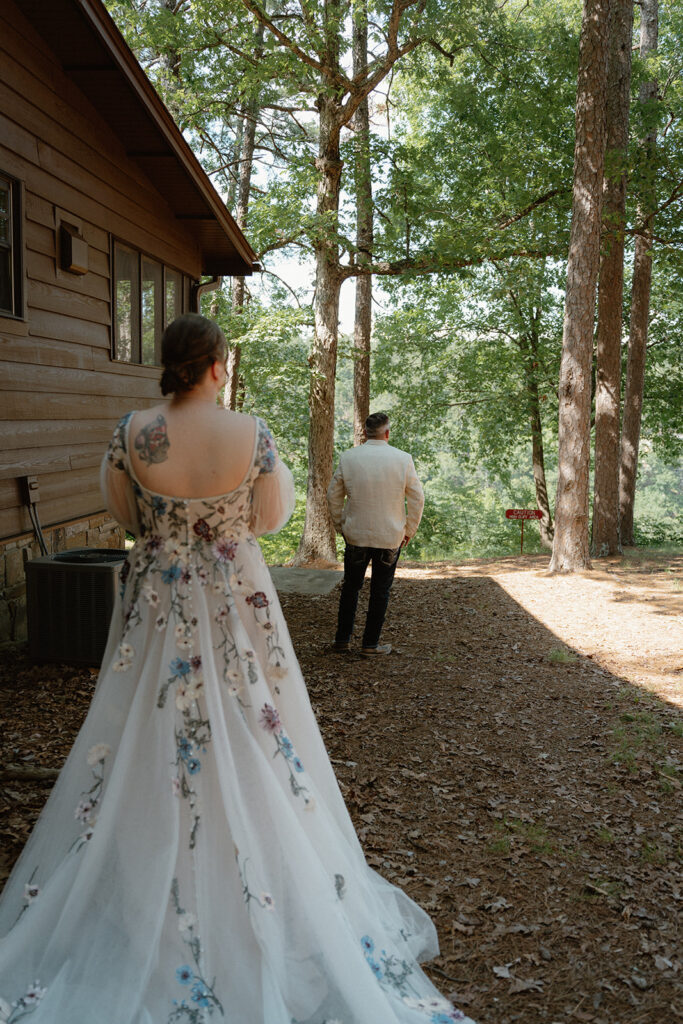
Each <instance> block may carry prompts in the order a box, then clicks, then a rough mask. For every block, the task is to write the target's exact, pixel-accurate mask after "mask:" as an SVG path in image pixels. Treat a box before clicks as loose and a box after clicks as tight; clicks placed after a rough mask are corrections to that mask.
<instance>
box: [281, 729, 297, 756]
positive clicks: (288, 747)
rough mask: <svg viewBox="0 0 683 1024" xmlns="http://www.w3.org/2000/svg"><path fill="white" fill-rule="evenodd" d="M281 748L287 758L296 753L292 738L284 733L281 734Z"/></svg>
mask: <svg viewBox="0 0 683 1024" xmlns="http://www.w3.org/2000/svg"><path fill="white" fill-rule="evenodd" d="M280 750H281V751H282V753H283V754H284V755H285V757H286V758H287V760H289V758H290V757H291V756H292V754H293V753H294V744H293V743H292V741H291V740H290V738H289V736H284V735H282V734H281V735H280Z"/></svg>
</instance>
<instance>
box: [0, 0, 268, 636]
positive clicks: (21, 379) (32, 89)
mask: <svg viewBox="0 0 683 1024" xmlns="http://www.w3.org/2000/svg"><path fill="white" fill-rule="evenodd" d="M0 90H1V99H0V640H2V639H8V638H21V637H22V636H23V635H24V633H25V624H24V618H25V616H24V605H25V600H24V592H25V585H24V570H23V566H24V562H25V560H26V559H27V558H30V557H31V556H32V555H36V554H39V553H40V552H39V549H38V546H37V543H36V538H35V534H34V529H33V523H32V520H31V517H30V515H29V507H28V505H27V497H28V494H27V489H28V487H29V486H32V493H33V494H34V496H37V497H38V501H37V503H36V505H35V508H36V510H37V513H38V517H39V520H40V523H41V524H42V527H43V532H44V535H45V538H46V542H47V547H48V550H49V551H51V552H53V551H58V550H61V549H64V548H72V547H80V546H90V547H98V546H99V547H103V546H115V547H117V546H122V541H123V538H122V536H121V533H120V531H119V529H118V527H117V526H116V524H115V523H113V521H112V520H110V519H109V517H107V516H106V514H104V513H103V507H102V499H101V497H100V493H99V487H98V469H99V463H100V460H101V457H102V454H103V451H104V448H105V446H106V444H107V441H108V439H109V437H110V436H111V432H112V429H113V427H114V425H115V423H116V422H117V420H118V419H119V417H120V416H121V415H123V413H125V412H126V411H127V410H129V409H131V408H142V407H144V406H148V405H152V404H154V403H155V402H157V401H158V400H159V398H160V392H159V386H158V381H159V370H158V369H157V366H158V363H159V347H160V338H161V334H162V332H163V329H164V327H165V325H166V324H167V323H168V321H169V320H171V319H173V318H174V317H175V316H177V315H178V314H179V313H181V312H185V311H188V310H192V309H197V308H198V302H199V294H200V291H201V287H200V281H201V279H202V277H203V276H204V277H206V276H207V275H208V276H209V277H212V278H214V277H218V276H223V275H234V274H239V275H246V274H250V273H251V272H252V270H253V268H254V266H255V262H254V261H255V255H254V253H253V251H252V250H251V248H250V246H249V244H248V243H247V241H246V239H245V238H244V236H243V235H242V234H241V232H240V231H239V229H238V227H237V225H236V224H235V222H234V220H233V219H232V217H231V216H230V214H229V212H228V211H227V209H226V207H225V205H224V203H223V202H222V200H221V198H220V196H219V195H218V194H217V192H216V191H215V189H214V187H213V185H212V184H211V182H210V180H209V178H208V177H207V175H206V174H205V173H204V171H203V170H202V168H201V166H200V164H199V162H198V161H197V159H196V157H195V156H194V154H193V153H192V151H191V149H190V147H189V146H188V144H187V143H186V141H185V140H184V138H183V136H182V134H181V133H180V131H179V129H178V128H177V126H176V125H175V123H174V121H173V119H172V117H171V115H170V114H169V112H168V110H167V109H166V107H165V106H164V105H163V103H162V102H161V100H160V99H159V97H158V96H157V94H156V92H155V91H154V89H153V88H152V86H151V85H150V83H149V81H148V80H147V78H146V76H145V74H144V72H143V70H142V69H141V67H140V66H139V64H138V62H137V60H136V58H135V56H134V55H133V53H132V52H131V50H130V49H129V47H128V46H127V44H126V42H125V41H124V39H123V37H122V36H121V34H120V32H119V31H118V29H117V28H116V26H115V24H114V22H113V21H112V19H111V18H110V16H109V15H108V13H107V11H106V9H105V7H104V5H103V4H102V3H101V2H100V0H49V2H46V0H0ZM27 481H28V482H27ZM31 481H32V484H31V483H30V482H31Z"/></svg>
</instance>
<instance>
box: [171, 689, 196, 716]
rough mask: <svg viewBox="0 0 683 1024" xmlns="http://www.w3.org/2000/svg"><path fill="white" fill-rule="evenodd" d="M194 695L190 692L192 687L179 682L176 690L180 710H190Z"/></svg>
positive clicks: (176, 699) (177, 704) (177, 705)
mask: <svg viewBox="0 0 683 1024" xmlns="http://www.w3.org/2000/svg"><path fill="white" fill-rule="evenodd" d="M193 700H194V697H193V696H192V693H191V692H190V687H189V686H185V684H184V683H178V686H177V687H176V692H175V706H176V707H177V708H178V711H189V710H190V708H191V707H192V702H193Z"/></svg>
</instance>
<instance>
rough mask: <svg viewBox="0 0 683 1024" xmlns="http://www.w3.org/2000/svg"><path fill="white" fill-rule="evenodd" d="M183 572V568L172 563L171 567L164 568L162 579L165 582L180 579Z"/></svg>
mask: <svg viewBox="0 0 683 1024" xmlns="http://www.w3.org/2000/svg"><path fill="white" fill-rule="evenodd" d="M182 574H183V570H182V569H181V568H180V566H179V565H172V566H171V567H170V568H169V569H164V570H163V571H162V573H161V580H162V582H163V583H172V582H173V580H179V579H180V577H181V576H182Z"/></svg>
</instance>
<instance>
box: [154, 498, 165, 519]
mask: <svg viewBox="0 0 683 1024" xmlns="http://www.w3.org/2000/svg"><path fill="white" fill-rule="evenodd" d="M152 505H153V507H154V511H155V512H156V513H157V515H159V516H163V514H164V512H165V511H166V502H165V501H164V499H163V498H160V497H159V495H158V494H155V495H154V498H153V499H152Z"/></svg>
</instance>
